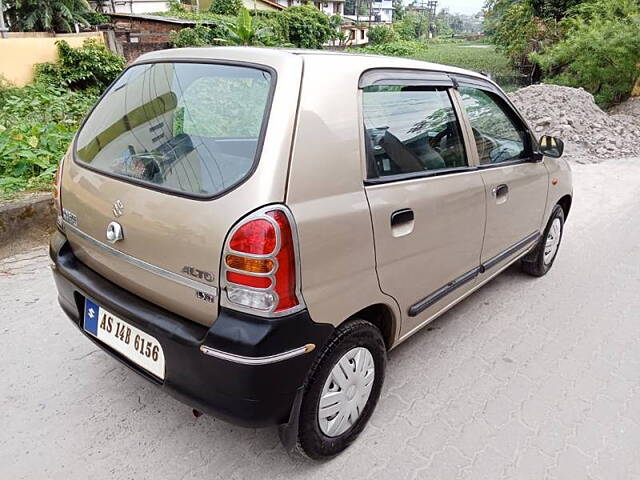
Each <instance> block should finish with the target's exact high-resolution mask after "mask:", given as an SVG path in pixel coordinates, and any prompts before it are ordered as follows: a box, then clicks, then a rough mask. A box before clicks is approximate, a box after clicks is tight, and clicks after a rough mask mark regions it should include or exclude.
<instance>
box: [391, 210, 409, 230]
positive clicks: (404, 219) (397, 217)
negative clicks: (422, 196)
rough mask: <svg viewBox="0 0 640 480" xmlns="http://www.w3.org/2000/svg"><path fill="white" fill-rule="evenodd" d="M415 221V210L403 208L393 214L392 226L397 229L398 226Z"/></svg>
mask: <svg viewBox="0 0 640 480" xmlns="http://www.w3.org/2000/svg"><path fill="white" fill-rule="evenodd" d="M413 219H414V215H413V210H411V209H410V208H403V209H401V210H396V211H395V212H393V213H392V214H391V226H392V227H397V226H398V225H402V224H404V223H409V222H412V221H413Z"/></svg>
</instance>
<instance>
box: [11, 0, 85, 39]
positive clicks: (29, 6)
mask: <svg viewBox="0 0 640 480" xmlns="http://www.w3.org/2000/svg"><path fill="white" fill-rule="evenodd" d="M4 3H5V5H6V11H5V16H6V18H7V21H8V23H9V28H10V29H11V30H12V31H18V32H20V31H26V32H72V31H74V25H75V24H76V23H77V24H81V25H89V20H90V18H91V14H92V11H91V9H90V7H89V4H88V3H87V0H9V1H5V2H4Z"/></svg>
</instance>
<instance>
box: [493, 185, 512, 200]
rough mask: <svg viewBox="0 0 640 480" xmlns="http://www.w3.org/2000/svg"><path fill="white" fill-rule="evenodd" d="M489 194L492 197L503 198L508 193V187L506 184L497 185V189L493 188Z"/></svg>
mask: <svg viewBox="0 0 640 480" xmlns="http://www.w3.org/2000/svg"><path fill="white" fill-rule="evenodd" d="M491 193H493V196H494V197H503V196H505V195H506V194H507V193H509V185H507V184H506V183H503V184H501V185H498V186H497V187H493V190H491Z"/></svg>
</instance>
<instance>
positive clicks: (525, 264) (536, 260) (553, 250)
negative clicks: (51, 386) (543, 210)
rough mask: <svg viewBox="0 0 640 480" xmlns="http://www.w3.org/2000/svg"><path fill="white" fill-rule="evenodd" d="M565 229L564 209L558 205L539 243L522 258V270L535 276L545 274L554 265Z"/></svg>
mask: <svg viewBox="0 0 640 480" xmlns="http://www.w3.org/2000/svg"><path fill="white" fill-rule="evenodd" d="M563 231H564V210H562V207H561V206H560V205H556V206H555V207H554V208H553V211H552V212H551V218H549V222H548V223H547V227H546V228H545V229H544V232H543V234H542V236H541V237H540V240H539V241H538V245H536V247H535V248H534V249H533V250H532V251H531V253H529V254H528V255H527V256H525V257H524V258H523V259H522V270H523V271H524V272H526V273H528V274H529V275H533V276H534V277H541V276H543V275H545V274H546V273H547V272H548V271H549V270H550V269H551V267H552V266H553V262H554V261H555V259H556V255H557V254H558V249H559V248H560V241H561V240H562V233H563Z"/></svg>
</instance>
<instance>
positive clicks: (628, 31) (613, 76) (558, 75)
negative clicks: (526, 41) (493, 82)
mask: <svg viewBox="0 0 640 480" xmlns="http://www.w3.org/2000/svg"><path fill="white" fill-rule="evenodd" d="M569 13H570V15H569V16H568V17H567V18H566V19H565V20H564V21H563V22H562V27H563V29H564V30H565V31H566V33H565V35H564V36H563V38H562V39H561V40H560V41H559V42H557V43H556V44H555V45H553V46H552V47H551V48H548V49H547V50H546V51H544V52H543V53H541V54H533V55H532V59H533V60H534V61H536V62H537V63H539V64H540V66H541V67H542V68H543V69H544V71H545V72H546V73H547V74H549V75H550V78H549V79H548V81H550V82H552V83H557V84H561V85H567V86H571V87H582V88H585V89H586V90H588V91H589V92H591V93H592V94H593V95H594V97H595V99H596V101H597V102H598V104H600V105H601V106H604V107H607V106H609V105H611V104H613V103H616V102H619V101H622V100H624V99H625V98H626V97H628V96H629V94H630V93H631V90H632V89H633V85H634V83H635V82H636V80H637V79H638V77H640V66H639V61H640V35H639V34H638V32H640V6H639V5H638V3H637V2H636V1H635V0H592V1H588V2H585V3H582V4H581V5H579V6H577V7H575V8H573V9H571V10H570V12H569Z"/></svg>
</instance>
